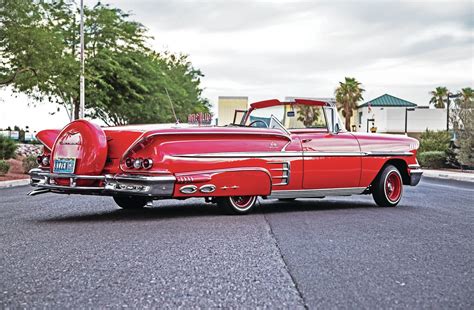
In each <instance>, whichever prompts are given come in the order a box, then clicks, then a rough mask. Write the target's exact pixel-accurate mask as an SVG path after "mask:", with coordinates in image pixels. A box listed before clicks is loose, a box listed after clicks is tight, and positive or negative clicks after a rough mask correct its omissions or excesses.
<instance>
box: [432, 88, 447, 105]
mask: <svg viewBox="0 0 474 310" xmlns="http://www.w3.org/2000/svg"><path fill="white" fill-rule="evenodd" d="M448 94H449V91H448V89H447V88H446V87H444V86H439V87H436V89H435V90H433V91H431V92H430V95H431V96H432V97H431V99H430V103H431V104H434V107H435V108H437V109H444V108H445V104H444V103H445V102H446V101H447V100H448Z"/></svg>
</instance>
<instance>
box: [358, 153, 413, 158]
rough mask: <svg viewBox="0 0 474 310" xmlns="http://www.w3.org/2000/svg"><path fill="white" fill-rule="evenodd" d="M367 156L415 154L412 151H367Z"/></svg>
mask: <svg viewBox="0 0 474 310" xmlns="http://www.w3.org/2000/svg"><path fill="white" fill-rule="evenodd" d="M365 156H375V157H385V156H413V153H411V152H366V155H365Z"/></svg>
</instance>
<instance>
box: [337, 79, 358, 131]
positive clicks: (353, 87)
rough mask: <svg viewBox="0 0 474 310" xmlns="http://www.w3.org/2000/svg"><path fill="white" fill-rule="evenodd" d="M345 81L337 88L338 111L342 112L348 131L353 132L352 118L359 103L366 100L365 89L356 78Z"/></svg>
mask: <svg viewBox="0 0 474 310" xmlns="http://www.w3.org/2000/svg"><path fill="white" fill-rule="evenodd" d="M344 79H345V81H344V83H343V82H339V87H338V88H336V90H335V92H334V94H335V95H336V102H337V109H338V111H340V110H342V116H343V117H344V119H345V123H346V130H347V131H351V117H352V115H353V114H354V110H355V109H357V103H358V102H359V101H361V100H364V98H363V97H362V93H363V92H364V91H365V89H363V88H361V85H362V84H361V83H359V82H358V81H357V80H356V79H355V78H350V77H346V78H344Z"/></svg>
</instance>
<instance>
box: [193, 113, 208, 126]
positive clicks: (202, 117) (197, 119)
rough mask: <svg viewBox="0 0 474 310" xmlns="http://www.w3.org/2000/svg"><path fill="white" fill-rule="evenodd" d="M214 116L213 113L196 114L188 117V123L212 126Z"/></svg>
mask: <svg viewBox="0 0 474 310" xmlns="http://www.w3.org/2000/svg"><path fill="white" fill-rule="evenodd" d="M211 122H212V114H211V113H202V112H199V113H194V114H189V115H188V123H189V124H193V125H198V126H201V125H211Z"/></svg>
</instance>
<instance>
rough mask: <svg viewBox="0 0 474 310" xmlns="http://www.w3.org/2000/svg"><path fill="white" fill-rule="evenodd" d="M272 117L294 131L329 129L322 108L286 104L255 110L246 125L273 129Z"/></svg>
mask: <svg viewBox="0 0 474 310" xmlns="http://www.w3.org/2000/svg"><path fill="white" fill-rule="evenodd" d="M272 116H273V117H274V118H276V119H277V120H278V121H279V122H280V123H281V124H282V125H283V127H284V128H286V129H287V130H292V129H305V128H316V129H327V128H328V127H327V121H326V115H325V113H324V109H323V107H322V106H314V105H303V104H285V105H278V106H272V107H267V108H262V109H256V110H253V111H252V112H251V113H250V115H249V117H248V118H247V121H246V123H245V124H242V125H247V126H250V125H251V126H252V127H260V128H271V127H273V126H272V125H273V124H272Z"/></svg>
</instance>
